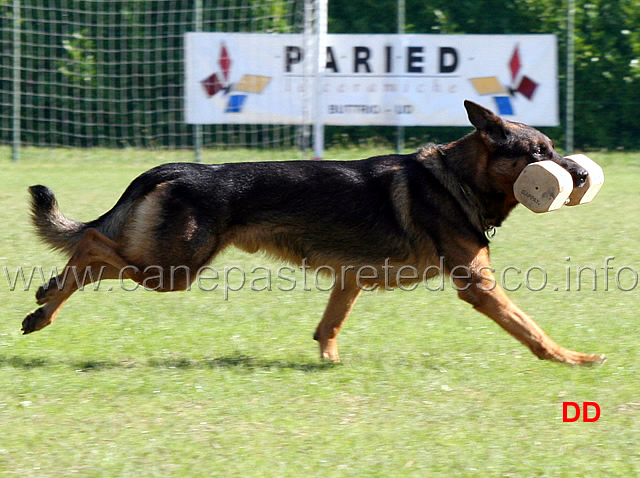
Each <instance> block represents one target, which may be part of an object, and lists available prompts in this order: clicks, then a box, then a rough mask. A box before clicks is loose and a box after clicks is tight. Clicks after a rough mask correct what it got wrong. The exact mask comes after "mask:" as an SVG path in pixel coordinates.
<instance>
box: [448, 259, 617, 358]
mask: <svg viewBox="0 0 640 478" xmlns="http://www.w3.org/2000/svg"><path fill="white" fill-rule="evenodd" d="M468 263H469V264H471V265H470V266H469V269H470V270H469V274H468V275H467V276H466V277H464V278H463V279H461V278H460V277H458V276H456V277H454V282H455V284H456V286H457V288H458V295H459V296H460V298H461V299H463V300H464V301H466V302H468V303H470V304H471V305H473V307H474V308H475V309H476V310H478V311H479V312H482V313H483V314H485V315H487V316H488V317H490V318H491V319H493V320H494V321H496V322H497V323H498V325H500V326H501V327H502V328H503V329H505V330H506V331H507V332H509V333H510V334H511V335H513V336H514V337H515V338H516V339H518V340H519V341H520V342H522V343H523V344H524V345H526V346H527V347H529V349H530V350H531V351H532V352H533V353H534V354H535V355H536V356H537V357H538V358H540V359H547V360H553V361H556V362H563V363H567V364H570V365H591V364H594V363H601V362H603V361H604V360H605V357H604V356H603V355H593V354H584V353H580V352H574V351H573V350H569V349H566V348H564V347H562V346H560V345H558V344H557V343H556V342H554V341H553V340H552V339H551V337H549V336H548V335H547V334H546V333H545V332H544V331H543V330H542V329H541V328H540V327H539V326H538V324H536V323H535V322H534V321H533V319H531V318H530V317H529V316H528V315H527V314H525V313H524V312H523V311H522V310H520V309H519V308H518V307H517V306H516V305H515V304H514V303H513V302H512V301H511V299H509V297H508V296H507V294H506V292H505V291H504V290H503V289H502V287H500V285H499V284H498V283H497V282H496V279H495V277H494V276H493V274H492V272H491V270H490V269H491V265H490V263H489V252H488V250H487V249H486V248H484V249H482V250H481V251H480V252H479V253H478V254H477V255H476V257H474V258H473V260H471V261H469V262H468ZM465 267H466V266H465Z"/></svg>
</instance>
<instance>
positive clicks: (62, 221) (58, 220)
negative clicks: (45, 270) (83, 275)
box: [29, 185, 88, 255]
mask: <svg viewBox="0 0 640 478" xmlns="http://www.w3.org/2000/svg"><path fill="white" fill-rule="evenodd" d="M29 192H30V193H31V219H32V221H33V225H34V226H35V227H36V231H37V233H38V236H39V237H40V239H42V240H43V241H44V242H45V243H47V244H48V245H49V246H51V247H52V248H53V249H58V250H60V251H63V252H65V253H67V254H69V255H70V254H72V253H73V251H74V249H75V247H76V245H77V244H78V242H80V239H81V238H82V234H83V233H84V231H85V229H87V227H88V225H87V223H84V222H78V221H74V220H73V219H69V218H67V217H65V216H64V215H63V214H62V213H61V212H60V209H59V208H58V201H57V200H56V197H55V195H54V194H53V191H51V189H49V188H48V187H46V186H40V185H38V186H31V187H30V188H29Z"/></svg>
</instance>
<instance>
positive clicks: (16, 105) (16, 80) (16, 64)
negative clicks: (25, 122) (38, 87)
mask: <svg viewBox="0 0 640 478" xmlns="http://www.w3.org/2000/svg"><path fill="white" fill-rule="evenodd" d="M20 55H21V45H20V0H13V145H12V151H11V157H12V158H13V161H14V162H17V161H18V159H20V133H21V131H20V102H21V98H20V87H21V85H20V80H21V74H20V63H21V58H20Z"/></svg>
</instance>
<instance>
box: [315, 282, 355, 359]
mask: <svg viewBox="0 0 640 478" xmlns="http://www.w3.org/2000/svg"><path fill="white" fill-rule="evenodd" d="M360 292H362V290H361V289H360V287H358V286H357V284H356V283H355V281H353V282H352V281H343V282H342V283H340V282H338V283H337V284H336V285H335V287H334V288H333V290H332V291H331V296H330V297H329V303H328V304H327V308H326V309H325V311H324V315H323V316H322V320H321V321H320V323H319V324H318V327H317V329H316V333H315V335H314V336H313V338H314V340H317V341H318V344H319V345H320V358H321V359H323V360H331V361H332V362H336V363H337V362H340V357H339V356H338V333H339V332H340V329H341V328H342V325H343V324H344V321H345V320H346V318H347V316H348V315H349V312H351V309H353V306H354V305H355V303H356V300H357V299H358V296H359V295H360Z"/></svg>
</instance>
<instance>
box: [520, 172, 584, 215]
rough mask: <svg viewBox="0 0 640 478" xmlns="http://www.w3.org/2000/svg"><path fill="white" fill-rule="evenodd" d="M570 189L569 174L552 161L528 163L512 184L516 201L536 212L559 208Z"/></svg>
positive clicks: (571, 182) (570, 180) (571, 186)
mask: <svg viewBox="0 0 640 478" xmlns="http://www.w3.org/2000/svg"><path fill="white" fill-rule="evenodd" d="M572 190H573V179H572V178H571V174H569V172H568V171H567V170H565V169H564V168H562V167H561V166H560V165H558V164H557V163H554V162H553V161H539V162H537V163H531V164H529V165H528V166H527V167H526V168H524V169H523V170H522V173H520V176H518V179H517V180H516V182H515V183H514V185H513V193H514V195H515V197H516V199H517V200H518V202H520V203H521V204H523V205H524V206H526V207H527V208H528V209H530V210H531V211H533V212H536V213H542V212H549V211H554V210H556V209H559V208H561V207H562V206H563V205H564V203H565V202H566V201H567V199H568V198H569V195H570V194H571V192H572Z"/></svg>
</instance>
